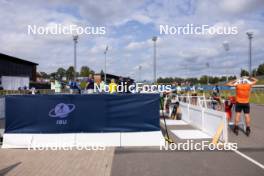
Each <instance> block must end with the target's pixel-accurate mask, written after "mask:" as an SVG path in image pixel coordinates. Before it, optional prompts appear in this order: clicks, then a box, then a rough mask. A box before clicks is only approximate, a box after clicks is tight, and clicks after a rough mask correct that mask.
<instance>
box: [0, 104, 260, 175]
mask: <svg viewBox="0 0 264 176" xmlns="http://www.w3.org/2000/svg"><path fill="white" fill-rule="evenodd" d="M263 114H264V106H257V105H252V116H253V118H252V125H251V126H252V134H251V136H250V137H246V136H245V135H244V134H243V133H242V132H240V134H239V136H235V135H234V134H233V133H232V132H230V133H229V134H230V135H229V139H230V141H231V142H237V143H238V147H239V151H240V152H242V153H243V154H245V155H247V156H249V157H251V158H252V159H254V160H256V161H258V162H259V163H261V164H264V137H263V134H264V126H263V125H264V117H263ZM1 125H3V122H1V121H0V127H1ZM170 128H171V129H175V128H176V127H174V126H172V127H170ZM181 128H184V129H193V127H191V126H186V127H177V129H181ZM170 135H171V136H172V138H173V140H174V141H180V140H179V139H178V138H177V137H176V136H174V135H173V134H171V133H170ZM0 158H1V159H0V175H11V176H13V175H29V176H30V175H96V176H97V175H110V174H111V175H112V176H119V175H120V176H135V175H142V176H143V175H144V176H148V175H149V176H160V175H166V176H170V175H173V176H174V175H183V176H184V175H186V176H187V175H197V176H204V175H219V176H220V175H221V176H222V175H224V176H229V175H232V176H236V175H239V176H243V175H245V176H248V175H252V176H258V175H260V176H262V175H264V170H263V169H261V168H260V167H259V166H257V165H256V164H254V163H252V162H250V161H248V160H247V159H245V158H243V157H241V156H240V155H238V154H237V153H235V152H219V151H218V152H216V151H202V152H197V151H192V152H184V151H160V150H159V148H115V149H109V150H108V151H96V152H95V151H93V152H91V151H27V150H22V149H17V150H14V149H13V150H7V149H5V150H4V149H0Z"/></svg>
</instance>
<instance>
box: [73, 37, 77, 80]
mask: <svg viewBox="0 0 264 176" xmlns="http://www.w3.org/2000/svg"><path fill="white" fill-rule="evenodd" d="M77 43H78V35H74V36H73V45H74V81H76V78H77V72H76V69H77V55H76V48H77Z"/></svg>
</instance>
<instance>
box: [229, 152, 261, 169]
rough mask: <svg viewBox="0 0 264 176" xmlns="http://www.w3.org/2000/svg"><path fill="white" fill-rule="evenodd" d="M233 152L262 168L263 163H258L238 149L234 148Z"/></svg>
mask: <svg viewBox="0 0 264 176" xmlns="http://www.w3.org/2000/svg"><path fill="white" fill-rule="evenodd" d="M234 152H235V153H236V154H238V155H240V156H242V157H243V158H245V159H247V160H248V161H250V162H252V163H253V164H255V165H257V166H259V167H260V168H261V169H264V165H262V164H261V163H259V162H258V161H256V160H254V159H252V158H250V157H249V156H247V155H245V154H244V153H241V152H240V151H238V150H234Z"/></svg>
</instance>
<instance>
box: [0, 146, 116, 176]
mask: <svg viewBox="0 0 264 176" xmlns="http://www.w3.org/2000/svg"><path fill="white" fill-rule="evenodd" d="M113 154H114V149H113V148H108V149H107V150H104V151H84V150H83V151H78V150H73V151H51V150H49V151H39V150H38V151H33V150H31V151H28V150H26V149H0V158H1V159H0V175H1V176H2V175H5V176H13V175H19V176H36V175H39V176H40V175H41V176H52V175H56V176H72V175H73V176H74V175H94V176H109V175H110V173H111V165H112V159H113Z"/></svg>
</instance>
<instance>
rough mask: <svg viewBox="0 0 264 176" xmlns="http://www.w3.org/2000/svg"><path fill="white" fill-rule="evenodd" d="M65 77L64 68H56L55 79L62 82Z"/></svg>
mask: <svg viewBox="0 0 264 176" xmlns="http://www.w3.org/2000/svg"><path fill="white" fill-rule="evenodd" d="M65 76H66V70H65V69H64V68H58V70H57V72H56V78H57V79H59V80H62V78H63V77H65Z"/></svg>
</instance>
